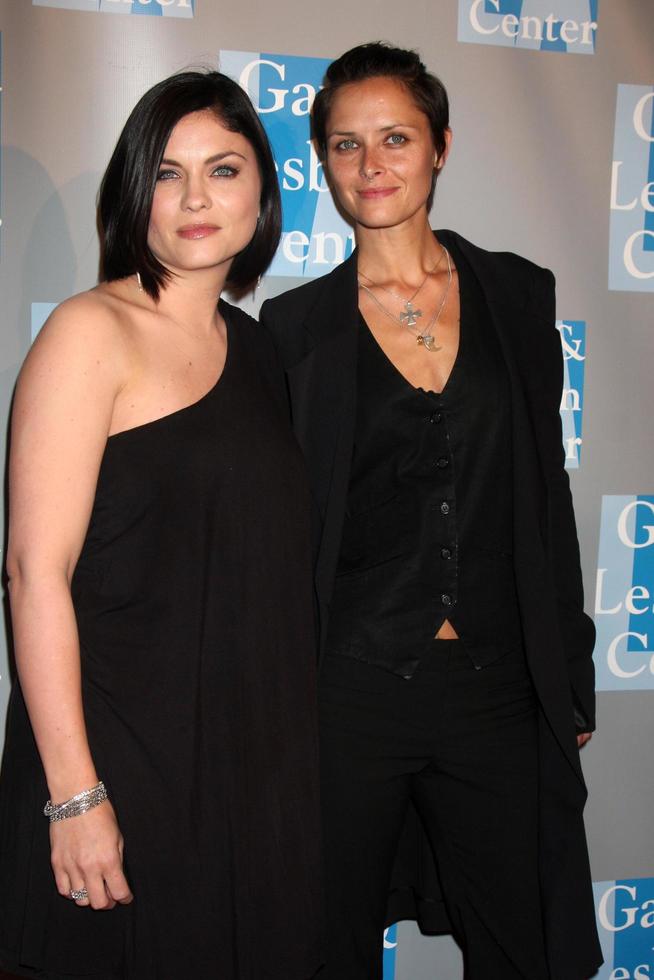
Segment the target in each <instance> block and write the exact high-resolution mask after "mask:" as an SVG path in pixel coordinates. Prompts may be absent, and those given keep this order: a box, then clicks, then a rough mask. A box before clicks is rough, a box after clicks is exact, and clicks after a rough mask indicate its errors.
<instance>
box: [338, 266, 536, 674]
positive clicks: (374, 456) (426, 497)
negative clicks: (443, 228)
mask: <svg viewBox="0 0 654 980" xmlns="http://www.w3.org/2000/svg"><path fill="white" fill-rule="evenodd" d="M452 256H453V259H454V261H455V263H456V266H457V269H458V273H459V288H460V297H461V330H460V341H459V351H458V354H457V357H456V361H455V363H454V367H453V369H452V372H451V374H450V377H449V379H448V381H447V383H446V385H445V388H444V389H443V391H442V392H441V393H440V394H437V393H435V392H428V391H424V390H422V389H420V388H414V387H413V386H412V385H410V384H409V383H408V382H407V381H406V380H405V378H404V377H403V376H402V375H401V374H400V373H399V372H398V371H397V369H396V368H395V367H394V365H393V364H392V363H391V362H390V361H389V360H388V358H387V357H386V355H385V354H384V352H383V351H382V349H381V348H380V347H379V345H378V344H377V342H376V341H375V339H374V337H373V336H372V334H371V333H370V331H369V329H368V327H367V326H366V324H365V322H364V321H363V319H362V318H361V320H360V325H359V342H358V362H357V418H356V432H355V442H354V453H353V458H352V469H351V476H350V485H349V490H348V498H347V510H346V516H345V524H344V528H343V538H342V543H341V551H340V558H339V564H338V569H337V575H336V582H335V588H334V595H333V600H332V603H331V608H330V621H329V632H328V639H327V652H328V653H330V654H335V655H340V656H347V657H353V658H355V659H358V660H363V661H366V662H368V663H371V664H374V665H376V666H379V667H382V668H385V669H387V670H390V671H392V672H394V673H397V674H400V675H402V676H403V677H407V678H408V677H411V675H412V674H413V672H414V671H415V669H416V667H417V666H418V664H419V662H420V660H421V659H422V658H423V657H425V656H434V655H436V654H437V651H438V645H437V643H435V641H434V637H435V634H436V633H437V631H438V629H439V628H440V626H441V625H442V623H443V621H444V620H445V619H449V621H450V622H451V623H452V625H453V626H454V628H455V629H456V631H457V633H458V635H459V636H460V638H461V640H462V641H463V643H464V645H465V648H466V650H467V652H468V654H469V656H470V658H471V660H472V661H473V663H474V665H475V666H476V667H483V666H485V665H487V664H489V663H492V662H493V661H494V660H496V659H498V658H499V657H501V656H502V655H503V654H504V653H506V652H508V650H510V649H513V648H515V647H516V646H518V645H520V644H521V642H522V635H521V629H520V618H519V613H518V605H517V596H516V589H515V581H514V574H513V561H512V552H513V547H512V507H513V502H512V492H513V491H512V447H511V398H510V390H509V382H508V378H507V374H506V368H505V365H504V362H503V359H502V354H501V350H500V347H499V343H498V341H497V338H496V337H495V333H494V328H493V325H492V323H491V320H490V316H489V313H488V310H487V308H486V304H485V301H484V297H483V294H482V292H481V289H480V287H479V284H478V283H477V280H476V278H475V276H474V273H473V272H472V270H471V269H470V267H469V266H468V265H467V263H466V262H465V259H464V258H463V256H462V255H461V253H460V252H459V251H458V249H453V250H452ZM399 329H402V328H400V327H399V326H398V330H399ZM435 334H436V340H437V341H438V329H437V328H436V331H435ZM424 356H425V357H438V353H433V354H432V353H427V352H425V354H424Z"/></svg>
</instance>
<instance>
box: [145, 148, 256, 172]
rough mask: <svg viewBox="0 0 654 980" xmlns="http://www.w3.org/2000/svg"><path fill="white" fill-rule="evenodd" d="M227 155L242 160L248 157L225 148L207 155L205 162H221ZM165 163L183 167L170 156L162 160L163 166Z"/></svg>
mask: <svg viewBox="0 0 654 980" xmlns="http://www.w3.org/2000/svg"><path fill="white" fill-rule="evenodd" d="M226 157H240V158H241V160H245V159H246V157H244V156H243V154H242V153H237V152H236V150H225V152H224V153H215V154H214V155H213V156H212V157H207V159H206V160H205V161H204V162H205V164H207V163H220V161H221V160H224V159H225V158H226ZM164 164H165V165H166V166H167V167H179V168H180V169H183V166H182V164H181V163H178V162H177V160H171V159H170V157H164V158H163V160H162V161H161V165H162V166H163V165H164Z"/></svg>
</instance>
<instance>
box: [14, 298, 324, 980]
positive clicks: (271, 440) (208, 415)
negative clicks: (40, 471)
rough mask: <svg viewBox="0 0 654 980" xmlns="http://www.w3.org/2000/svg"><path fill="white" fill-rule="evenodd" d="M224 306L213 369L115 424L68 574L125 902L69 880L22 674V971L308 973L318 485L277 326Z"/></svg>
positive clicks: (17, 776) (280, 979)
mask: <svg viewBox="0 0 654 980" xmlns="http://www.w3.org/2000/svg"><path fill="white" fill-rule="evenodd" d="M221 312H222V313H223V315H224V317H225V320H226V323H227V334H228V350H227V359H226V363H225V367H224V370H223V373H222V375H221V377H220V378H219V380H218V381H217V383H216V385H215V386H214V387H213V388H212V389H211V390H210V391H209V392H208V393H207V394H206V395H205V396H204V397H203V398H201V399H200V400H199V401H198V402H196V403H195V404H193V405H190V406H189V407H187V408H183V409H181V410H179V411H177V412H174V413H173V414H171V415H168V416H165V417H164V418H162V419H159V420H157V421H154V422H149V423H146V424H144V425H139V426H137V427H136V428H133V429H129V430H127V431H125V432H120V433H117V434H116V435H114V436H111V437H110V438H109V439H108V442H107V446H106V450H105V453H104V458H103V460H102V465H101V468H100V473H99V478H98V485H97V491H96V496H95V502H94V506H93V512H92V516H91V520H90V524H89V528H88V532H87V535H86V540H85V543H84V546H83V550H82V553H81V556H80V559H79V563H78V565H77V568H76V571H75V575H74V580H73V600H74V606H75V611H76V615H77V621H78V628H79V636H80V644H81V659H82V672H83V699H84V710H85V716H86V723H87V729H88V735H89V740H90V744H91V749H92V753H93V758H94V760H95V764H96V767H97V771H98V774H99V776H100V778H102V779H103V780H104V782H105V783H106V785H107V789H108V791H109V794H110V797H111V800H112V802H113V804H114V807H115V809H116V813H117V817H118V821H119V824H120V827H121V830H122V833H123V835H124V838H125V866H126V873H127V876H128V879H129V881H130V884H131V886H132V890H133V892H134V896H135V898H134V902H133V904H132V905H130V906H126V907H117V908H115V909H113V910H111V911H104V912H98V911H94V910H92V909H86V908H79V907H77V906H76V905H75V904H74V903H73V902H71V901H69V900H66V899H64V898H62V897H61V896H59V895H58V894H57V892H56V888H55V884H54V878H53V874H52V871H51V868H50V849H49V833H48V822H47V820H46V818H45V817H43V815H42V812H41V811H42V808H43V805H44V802H45V800H46V798H47V795H48V794H47V788H46V784H45V780H44V776H43V771H42V767H41V764H40V760H39V757H38V754H37V751H36V746H35V743H34V739H33V736H32V732H31V729H30V726H29V721H28V718H27V714H26V711H25V706H24V703H23V699H22V696H21V692H20V688H19V686H18V685H15V687H14V691H13V694H12V699H11V703H10V711H9V717H8V729H7V739H6V746H5V758H4V763H3V771H2V778H1V779H0V963H1V964H2V966H3V967H4V968H5V969H7V970H9V971H11V972H14V973H19V974H20V975H24V976H30V977H35V978H36V977H38V978H41V980H64V978H65V980H69V978H73V977H74V978H76V980H80V978H82V977H84V978H93V980H211V978H215V980H307V978H308V977H310V976H312V974H313V973H314V971H315V970H316V969H317V967H318V966H319V963H320V960H321V936H320V929H321V926H320V913H321V883H320V873H319V864H320V853H319V831H318V790H317V770H316V729H315V708H314V700H315V693H314V688H315V677H314V673H315V657H314V652H313V644H314V628H313V621H312V596H311V567H310V554H309V547H310V546H309V504H308V490H307V485H306V479H305V474H304V469H303V463H302V459H301V456H300V452H299V450H298V448H297V446H296V444H295V442H294V439H293V436H292V434H291V431H290V427H289V423H288V419H287V406H286V397H285V392H284V387H283V384H284V382H283V376H282V373H281V370H280V369H279V368H278V366H277V364H276V361H275V356H274V353H273V351H272V348H271V345H270V342H269V340H268V338H267V335H266V334H265V332H264V331H263V330H262V329H261V328H259V327H258V325H257V324H256V323H255V322H254V321H252V320H251V319H250V318H249V317H247V316H246V315H245V314H244V313H242V311H240V310H238V309H236V308H234V307H230V306H228V305H227V304H225V303H221ZM75 819H80V820H83V819H84V818H83V817H79V818H75Z"/></svg>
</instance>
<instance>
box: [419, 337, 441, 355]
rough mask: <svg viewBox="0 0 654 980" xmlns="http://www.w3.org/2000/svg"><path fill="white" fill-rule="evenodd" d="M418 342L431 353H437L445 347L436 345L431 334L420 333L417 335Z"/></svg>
mask: <svg viewBox="0 0 654 980" xmlns="http://www.w3.org/2000/svg"><path fill="white" fill-rule="evenodd" d="M416 343H417V345H418V347H424V348H425V350H428V351H429V353H430V354H435V353H436V351H439V350H442V349H443V348H442V347H438V346H437V345H436V343H435V341H434V338H433V337H431V336H430V335H429V334H421V333H419V334H418V336H417V337H416Z"/></svg>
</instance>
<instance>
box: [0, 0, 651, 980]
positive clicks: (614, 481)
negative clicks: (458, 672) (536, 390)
mask: <svg viewBox="0 0 654 980" xmlns="http://www.w3.org/2000/svg"><path fill="white" fill-rule="evenodd" d="M107 14H113V15H114V16H105V15H107ZM0 32H1V35H0V86H1V88H0V100H1V101H0V125H1V127H2V154H1V157H0V286H1V290H2V330H1V332H0V411H2V413H3V417H4V418H5V419H6V418H7V415H8V410H9V404H10V400H11V393H12V389H13V385H14V382H15V378H16V374H17V371H18V368H19V365H20V363H21V361H22V359H23V357H24V356H25V353H26V351H27V349H28V346H29V344H30V343H31V340H32V339H33V337H34V336H35V335H36V333H37V332H38V330H39V329H40V327H41V325H42V324H43V322H44V320H45V318H46V317H47V315H48V313H49V312H50V310H51V309H52V306H53V305H54V304H56V303H57V302H59V301H61V300H62V299H64V298H65V297H66V296H69V295H70V294H71V293H74V292H77V291H79V290H82V289H86V288H88V287H89V286H91V285H92V284H93V283H94V282H95V277H96V272H97V260H98V251H97V242H96V234H95V224H94V200H95V195H96V192H97V188H98V182H99V178H100V175H101V173H102V171H103V169H104V166H105V165H106V162H107V160H108V158H109V154H110V152H111V149H112V147H113V144H114V142H115V139H116V137H117V135H118V132H119V130H120V128H121V126H122V124H123V122H124V120H125V118H126V117H127V114H128V112H129V110H130V109H131V107H132V105H133V104H134V102H135V101H136V100H137V98H138V97H139V96H140V95H141V94H142V93H143V92H144V91H145V90H146V89H147V88H148V87H149V86H150V85H152V84H153V83H154V82H156V81H158V80H159V79H161V78H163V77H164V76H165V75H167V74H169V73H171V72H173V71H176V70H178V69H182V68H186V67H189V66H197V65H209V66H216V65H220V66H221V68H222V70H223V71H225V72H227V73H228V74H230V75H232V76H233V77H234V78H236V79H238V80H239V82H240V83H241V85H242V86H243V87H244V88H245V89H246V90H247V91H248V92H249V94H250V96H251V97H252V99H253V101H254V103H255V105H256V106H257V108H258V111H259V112H260V114H261V119H262V121H263V122H264V125H265V126H266V129H267V131H268V133H269V136H270V139H271V141H272V144H273V148H274V151H275V157H276V161H277V166H278V171H279V180H280V186H281V189H282V198H283V204H284V232H283V239H282V244H281V246H280V249H279V253H278V255H277V257H276V259H275V261H274V263H273V265H272V267H271V269H270V273H269V275H268V277H267V278H266V279H265V280H264V283H263V285H262V288H261V290H260V291H259V293H258V294H257V299H256V304H255V301H254V299H252V298H249V299H247V300H246V301H245V305H246V306H247V307H248V308H249V309H252V310H254V312H256V306H258V304H259V303H260V302H261V301H262V299H264V298H265V297H266V296H271V295H275V294H277V293H279V292H281V291H282V290H285V289H288V288H290V287H291V286H293V285H296V284H297V283H298V282H300V281H301V280H302V279H304V278H310V277H315V276H320V275H323V274H324V273H325V272H328V271H329V270H330V269H331V268H333V266H334V265H335V264H337V263H339V262H341V261H342V260H343V259H344V258H346V257H347V256H348V255H349V254H350V253H351V251H352V248H353V245H354V242H353V238H352V233H351V230H350V228H349V226H348V225H347V224H346V223H345V222H344V221H343V219H342V218H341V217H340V215H339V214H338V212H337V211H336V209H335V208H334V206H333V203H332V201H331V198H330V195H329V192H328V190H327V188H326V184H325V179H324V176H323V173H322V168H321V166H320V163H319V161H318V159H317V157H316V155H315V152H314V150H313V148H312V146H311V143H310V139H309V110H310V106H311V102H312V99H313V97H314V95H315V92H316V90H317V88H318V87H319V85H320V82H321V78H322V75H323V72H324V70H325V67H326V66H327V64H328V62H329V60H330V59H331V58H333V57H334V56H335V55H337V54H339V53H340V52H341V51H343V50H345V49H346V48H348V47H350V46H352V45H353V44H356V43H359V42H361V41H365V40H372V39H377V38H384V39H388V40H390V41H393V42H394V43H397V44H400V45H403V46H406V47H418V48H419V49H420V51H421V53H422V55H423V57H424V60H425V61H426V62H427V64H428V65H429V66H430V67H431V68H432V69H433V70H434V71H436V72H437V73H438V74H439V75H440V76H441V77H442V78H443V80H444V81H445V83H446V85H447V87H448V89H449V91H450V95H451V101H452V125H453V129H454V146H453V151H452V154H451V156H450V159H449V161H448V164H447V167H446V170H445V173H444V175H443V177H442V179H441V180H440V181H439V187H438V195H437V199H436V202H435V206H434V215H433V223H434V225H435V226H438V227H451V228H455V229H457V230H458V231H460V232H461V233H462V234H464V235H466V236H467V237H469V238H471V239H473V240H474V241H476V242H477V243H479V244H481V245H484V246H486V247H487V248H491V249H510V250H513V251H517V252H520V253H522V254H524V255H527V256H528V257H530V258H532V259H533V260H534V261H536V262H539V263H540V264H542V265H547V266H549V267H551V268H552V269H553V270H554V272H555V273H556V276H557V281H558V309H557V316H558V317H559V319H558V322H557V326H558V329H559V332H560V336H561V345H562V351H563V357H564V367H565V375H564V377H565V382H564V393H563V397H562V401H561V417H562V422H563V441H564V448H565V455H566V463H567V466H568V469H569V473H570V478H571V481H572V486H573V492H574V496H575V501H576V508H577V516H578V523H579V532H580V540H581V548H582V559H583V568H584V577H585V585H586V596H587V607H588V610H589V612H591V613H592V614H593V615H594V617H595V622H596V624H597V632H598V642H597V650H596V665H597V677H598V691H599V694H598V701H599V711H598V731H597V733H596V735H595V737H594V738H593V740H592V742H591V743H590V745H589V746H588V747H587V748H586V749H585V750H584V752H583V761H584V768H585V770H586V774H587V777H588V781H589V784H590V791H591V792H590V802H589V806H588V809H587V818H588V820H587V822H588V831H589V838H590V846H591V861H592V867H593V877H594V880H595V896H596V905H597V918H598V923H599V928H600V934H601V938H602V944H603V949H604V955H605V958H606V965H605V966H604V967H603V969H602V971H601V972H600V974H599V975H598V976H599V977H600V978H601V980H649V978H654V848H653V847H652V817H651V815H652V813H653V812H654V779H653V777H652V760H651V756H652V749H651V747H652V745H653V744H654V464H653V463H652V450H651V439H650V431H651V419H652V415H653V414H654V399H653V397H652V372H653V365H654V297H653V296H652V295H651V294H652V293H653V292H654V5H653V4H652V0H405V2H404V3H397V2H396V0H358V3H357V4H353V3H352V2H351V0H330V2H329V3H327V2H325V0H323V2H322V3H320V2H318V0H280V2H279V3H275V4H272V3H271V4H261V3H260V2H259V0H239V3H238V4H228V3H227V2H224V0H0ZM534 369H535V370H537V365H534ZM2 431H3V432H4V426H3V429H2ZM9 683H10V677H9V669H8V664H7V658H6V656H5V653H4V650H0V724H1V722H2V719H3V717H4V711H5V704H6V699H7V695H8V691H9ZM0 741H1V740H0ZM379 941H380V943H382V942H383V944H384V964H385V980H460V978H461V976H462V969H461V959H460V955H459V952H458V950H457V948H456V947H455V945H454V943H453V942H452V940H451V939H449V938H448V937H431V938H425V937H420V936H419V935H418V933H417V932H416V930H415V927H414V926H413V925H411V924H410V923H400V924H399V925H398V926H397V927H396V928H395V927H394V928H393V929H391V930H389V931H388V932H387V933H386V934H385V935H384V936H383V937H382V936H380V939H379Z"/></svg>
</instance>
